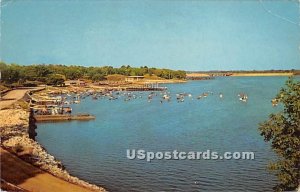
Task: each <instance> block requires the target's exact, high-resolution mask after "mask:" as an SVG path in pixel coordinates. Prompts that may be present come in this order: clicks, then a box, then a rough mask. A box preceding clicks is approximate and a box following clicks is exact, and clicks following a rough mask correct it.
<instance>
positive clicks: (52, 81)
mask: <svg viewBox="0 0 300 192" xmlns="http://www.w3.org/2000/svg"><path fill="white" fill-rule="evenodd" d="M65 80H66V78H65V76H64V75H61V74H51V75H49V76H48V78H47V84H48V85H55V86H62V85H64V82H65Z"/></svg>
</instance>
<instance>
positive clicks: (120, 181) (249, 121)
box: [36, 77, 287, 191]
mask: <svg viewBox="0 0 300 192" xmlns="http://www.w3.org/2000/svg"><path fill="white" fill-rule="evenodd" d="M285 80H287V77H218V78H216V79H214V80H207V81H190V82H188V83H184V84H168V85H165V86H167V87H168V91H169V92H170V93H171V97H172V98H171V101H170V102H166V101H164V102H163V103H161V102H160V100H161V95H160V93H159V92H158V93H157V94H158V96H157V97H154V99H153V100H152V101H151V102H148V101H147V96H148V94H149V92H144V93H140V92H137V93H136V94H137V95H138V96H142V98H139V97H138V98H137V99H134V100H131V101H128V102H125V101H124V99H123V98H122V97H121V98H119V99H117V100H113V101H112V100H108V98H106V99H99V100H93V99H92V98H91V97H87V98H86V99H84V100H82V101H81V103H80V104H79V105H72V107H73V112H74V113H76V112H88V113H90V114H93V115H95V116H96V119H95V120H93V121H71V122H59V123H38V124H37V126H38V128H37V130H36V132H37V137H36V140H37V141H38V142H39V143H41V144H42V145H43V146H44V147H45V148H46V149H47V151H48V152H49V153H50V154H52V155H54V156H55V157H56V158H57V159H58V160H60V161H62V163H63V164H64V165H65V167H66V169H67V170H68V171H69V172H70V173H71V174H72V175H74V176H77V177H79V178H81V179H83V180H86V181H88V182H91V183H94V184H97V185H100V186H103V187H105V188H106V189H108V190H109V191H246V190H248V191H272V187H273V186H274V185H275V184H276V178H275V176H274V175H273V174H271V173H269V172H268V170H267V169H266V166H267V164H268V162H269V161H271V160H276V157H275V155H274V153H273V152H272V150H271V148H270V145H269V144H268V143H265V142H264V141H263V137H262V136H260V134H259V132H258V124H259V123H260V122H262V121H264V120H266V119H267V118H268V115H269V114H270V113H272V112H277V111H279V110H281V109H282V106H277V107H272V105H271V99H272V98H274V97H275V96H276V94H277V93H278V91H279V90H280V88H281V87H282V86H284V83H285ZM207 91H210V92H212V93H213V94H210V95H209V96H208V97H206V98H203V99H200V100H198V99H197V96H198V95H200V94H202V93H203V92H207ZM182 92H185V93H190V94H192V97H185V100H184V102H180V103H178V102H177V101H176V94H177V93H182ZM241 92H243V93H246V94H247V95H248V98H249V99H248V101H247V102H241V101H240V100H239V98H238V96H237V95H238V94H239V93H241ZM219 93H222V94H223V98H222V99H221V98H220V97H219ZM127 149H144V150H147V151H153V152H157V151H173V150H178V151H206V150H207V149H209V150H213V151H217V152H219V153H222V152H226V151H229V152H235V151H237V152H243V151H253V152H255V160H203V159H202V160H153V161H151V162H147V161H145V160H138V159H135V160H129V159H127V157H126V150H127Z"/></svg>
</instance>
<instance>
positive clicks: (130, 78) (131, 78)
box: [125, 76, 145, 82]
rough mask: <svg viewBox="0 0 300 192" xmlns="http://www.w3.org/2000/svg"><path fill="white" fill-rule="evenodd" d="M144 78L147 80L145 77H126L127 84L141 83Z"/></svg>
mask: <svg viewBox="0 0 300 192" xmlns="http://www.w3.org/2000/svg"><path fill="white" fill-rule="evenodd" d="M144 78H145V77H144V76H128V77H125V81H126V82H134V81H141V80H143V79H144Z"/></svg>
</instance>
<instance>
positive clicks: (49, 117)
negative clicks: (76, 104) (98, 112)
mask: <svg viewBox="0 0 300 192" xmlns="http://www.w3.org/2000/svg"><path fill="white" fill-rule="evenodd" d="M33 117H34V118H35V120H36V121H37V122H41V121H71V120H79V121H87V120H94V119H95V118H96V117H95V116H93V115H89V114H78V115H61V114H58V115H34V116H33Z"/></svg>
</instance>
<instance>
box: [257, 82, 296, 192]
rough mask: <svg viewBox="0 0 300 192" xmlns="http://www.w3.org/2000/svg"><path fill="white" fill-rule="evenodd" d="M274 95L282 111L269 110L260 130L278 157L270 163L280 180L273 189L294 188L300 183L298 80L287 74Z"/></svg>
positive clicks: (271, 168) (270, 167)
mask: <svg viewBox="0 0 300 192" xmlns="http://www.w3.org/2000/svg"><path fill="white" fill-rule="evenodd" d="M276 99H277V100H278V101H280V102H281V103H282V104H283V107H284V109H283V111H281V112H280V113H277V114H271V115H270V117H269V119H268V120H267V121H265V122H263V123H261V124H260V126H259V130H260V132H261V135H262V136H264V140H265V141H267V142H271V143H272V145H271V146H272V149H273V150H274V151H275V153H276V154H277V155H278V157H279V159H278V160H277V162H272V163H271V164H270V165H269V169H270V170H271V171H274V172H275V174H276V176H277V177H278V180H279V184H277V185H276V186H275V187H274V189H275V190H276V191H282V190H295V189H296V188H297V187H298V186H299V184H300V82H299V81H294V80H293V78H289V79H288V80H287V82H286V87H285V88H282V89H281V90H280V92H279V94H278V95H277V97H276Z"/></svg>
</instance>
